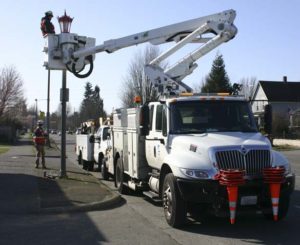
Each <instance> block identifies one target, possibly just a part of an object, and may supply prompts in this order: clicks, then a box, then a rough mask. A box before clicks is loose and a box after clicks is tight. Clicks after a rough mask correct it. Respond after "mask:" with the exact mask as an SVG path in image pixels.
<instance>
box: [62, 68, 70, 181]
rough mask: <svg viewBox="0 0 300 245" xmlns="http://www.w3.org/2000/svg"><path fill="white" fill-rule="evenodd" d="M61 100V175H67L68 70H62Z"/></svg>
mask: <svg viewBox="0 0 300 245" xmlns="http://www.w3.org/2000/svg"><path fill="white" fill-rule="evenodd" d="M60 101H61V169H60V177H61V178H64V177H67V173H66V116H67V115H66V111H67V110H66V109H67V103H66V102H67V101H69V90H68V89H67V71H66V70H63V71H62V88H61V91H60Z"/></svg>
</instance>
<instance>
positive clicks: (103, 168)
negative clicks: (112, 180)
mask: <svg viewBox="0 0 300 245" xmlns="http://www.w3.org/2000/svg"><path fill="white" fill-rule="evenodd" d="M101 175H102V178H103V179H104V180H108V179H109V174H108V169H107V167H106V161H105V159H104V158H102V164H101Z"/></svg>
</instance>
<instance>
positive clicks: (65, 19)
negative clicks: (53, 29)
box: [57, 10, 74, 33]
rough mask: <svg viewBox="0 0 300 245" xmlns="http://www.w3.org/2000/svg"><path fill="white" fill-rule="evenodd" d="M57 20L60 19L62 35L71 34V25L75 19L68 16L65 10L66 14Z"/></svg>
mask: <svg viewBox="0 0 300 245" xmlns="http://www.w3.org/2000/svg"><path fill="white" fill-rule="evenodd" d="M57 19H58V23H59V27H60V31H61V33H70V30H71V24H72V21H73V19H74V18H71V17H70V16H68V15H67V14H66V10H65V14H64V15H63V16H61V17H57Z"/></svg>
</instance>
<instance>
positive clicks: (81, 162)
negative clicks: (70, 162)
mask: <svg viewBox="0 0 300 245" xmlns="http://www.w3.org/2000/svg"><path fill="white" fill-rule="evenodd" d="M78 164H79V165H82V164H83V160H82V153H81V152H79V156H78Z"/></svg>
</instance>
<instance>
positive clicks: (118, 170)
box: [115, 157, 127, 194]
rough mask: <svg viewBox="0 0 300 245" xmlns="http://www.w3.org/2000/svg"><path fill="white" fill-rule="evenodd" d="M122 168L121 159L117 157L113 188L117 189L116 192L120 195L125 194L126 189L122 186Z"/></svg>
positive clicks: (123, 176)
mask: <svg viewBox="0 0 300 245" xmlns="http://www.w3.org/2000/svg"><path fill="white" fill-rule="evenodd" d="M124 178H125V174H124V167H123V162H122V159H121V158H120V157H119V158H118V159H117V164H116V171H115V187H116V188H117V190H118V192H119V193H121V194H127V187H126V186H124V180H125V179H124Z"/></svg>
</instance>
